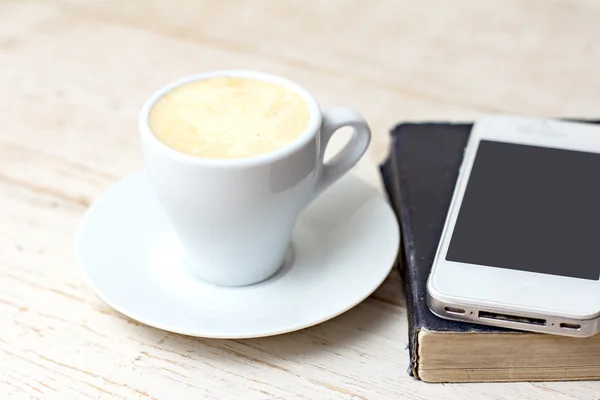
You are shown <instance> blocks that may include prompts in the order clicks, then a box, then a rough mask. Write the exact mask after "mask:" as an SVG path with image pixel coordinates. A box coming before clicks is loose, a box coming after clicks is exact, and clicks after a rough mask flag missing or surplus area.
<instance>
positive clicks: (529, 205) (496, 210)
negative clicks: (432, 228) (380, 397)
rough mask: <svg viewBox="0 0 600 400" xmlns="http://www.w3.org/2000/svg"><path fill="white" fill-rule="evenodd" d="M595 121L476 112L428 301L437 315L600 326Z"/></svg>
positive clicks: (598, 137) (572, 328)
mask: <svg viewBox="0 0 600 400" xmlns="http://www.w3.org/2000/svg"><path fill="white" fill-rule="evenodd" d="M599 279H600V127H598V126H594V125H593V124H581V123H571V122H563V121H555V120H539V119H526V118H519V117H486V118H483V119H480V120H478V121H477V122H476V123H475V124H474V126H473V129H472V131H471V136H470V138H469V141H468V144H467V146H466V148H465V152H464V157H463V162H462V166H461V169H460V173H459V177H458V180H457V183H456V187H455V190H454V195H453V197H452V201H451V204H450V208H449V210H448V216H447V218H446V223H445V226H444V229H443V232H442V235H441V239H440V243H439V247H438V249H437V253H436V256H435V260H434V262H433V266H432V270H431V274H430V276H429V280H428V282H427V292H428V293H427V295H428V296H427V303H428V305H429V308H430V309H431V311H432V312H433V313H434V314H436V315H438V316H439V317H442V318H447V319H452V320H459V321H468V322H474V323H480V324H485V325H493V326H501V327H507V328H514V329H520V330H527V331H534V332H545V333H553V334H559V335H567V336H591V335H593V334H595V333H598V332H599V331H600V280H599Z"/></svg>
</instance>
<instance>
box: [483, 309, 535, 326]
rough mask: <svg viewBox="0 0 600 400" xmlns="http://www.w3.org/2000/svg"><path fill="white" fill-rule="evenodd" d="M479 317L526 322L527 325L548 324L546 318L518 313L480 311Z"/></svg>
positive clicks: (519, 322)
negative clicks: (523, 315) (522, 315)
mask: <svg viewBox="0 0 600 400" xmlns="http://www.w3.org/2000/svg"><path fill="white" fill-rule="evenodd" d="M479 318H481V319H495V320H498V321H508V322H515V323H518V324H526V325H537V326H546V320H545V319H539V318H530V317H521V316H518V315H507V314H497V313H493V312H488V311H479Z"/></svg>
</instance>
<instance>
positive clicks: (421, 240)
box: [381, 123, 600, 382]
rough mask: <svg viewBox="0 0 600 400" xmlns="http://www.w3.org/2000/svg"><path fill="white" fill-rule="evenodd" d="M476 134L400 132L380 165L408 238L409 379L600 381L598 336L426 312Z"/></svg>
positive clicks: (446, 127) (460, 129) (411, 128)
mask: <svg viewBox="0 0 600 400" xmlns="http://www.w3.org/2000/svg"><path fill="white" fill-rule="evenodd" d="M471 127H472V124H466V123H420V124H419V123H406V124H400V125H398V126H396V127H395V128H394V129H393V130H392V132H391V135H392V142H391V146H390V153H389V157H388V159H387V160H386V161H385V162H384V163H383V164H382V165H381V174H382V178H383V183H384V187H385V189H386V192H387V194H388V197H389V200H390V202H391V204H392V207H393V208H394V211H395V213H396V215H397V217H398V219H399V221H400V227H401V230H402V246H401V251H402V254H401V257H400V262H399V268H400V273H401V276H402V280H403V285H404V295H405V298H406V307H407V313H408V322H409V343H408V347H409V353H410V365H409V374H410V375H412V376H414V377H415V378H417V379H421V380H423V381H426V382H494V381H549V380H592V379H600V335H596V336H593V337H590V338H571V337H564V336H557V335H549V334H541V333H530V332H521V331H515V330H510V329H503V328H497V327H490V326H486V325H476V324H469V323H464V322H456V321H450V320H445V319H442V318H439V317H437V316H435V315H433V314H432V313H431V311H430V310H429V308H428V307H427V303H426V293H427V288H426V286H427V278H428V276H429V272H430V269H431V265H432V263H433V259H434V256H435V252H436V250H437V246H438V241H439V239H440V236H441V233H442V229H443V226H444V222H445V219H446V213H447V211H448V208H449V206H450V201H451V198H452V193H453V191H454V186H455V183H456V179H457V177H458V171H459V167H460V164H461V162H462V156H463V150H464V148H465V146H466V143H467V139H468V137H469V133H470V131H471Z"/></svg>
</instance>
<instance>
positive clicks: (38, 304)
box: [0, 0, 600, 400]
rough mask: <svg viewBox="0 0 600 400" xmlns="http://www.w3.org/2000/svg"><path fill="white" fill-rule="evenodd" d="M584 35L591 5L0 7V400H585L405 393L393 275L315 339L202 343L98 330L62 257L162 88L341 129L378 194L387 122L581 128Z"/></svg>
mask: <svg viewBox="0 0 600 400" xmlns="http://www.w3.org/2000/svg"><path fill="white" fill-rule="evenodd" d="M598 20H600V3H598V2H596V1H594V0H589V1H584V0H581V1H575V0H554V1H545V0H525V1H520V0H507V1H502V2H500V1H491V2H479V1H476V0H459V1H456V2H446V1H443V0H425V1H420V2H413V1H409V0H373V1H362V0H346V1H345V0H332V1H326V2H325V1H317V0H304V1H291V0H288V1H278V2H275V1H268V0H253V1H241V0H240V1H234V0H228V1H193V0H179V1H178V2H169V1H166V0H151V1H142V0H132V1H128V2H116V1H108V0H107V1H87V0H80V1H53V2H44V1H34V0H31V1H27V0H21V1H18V0H0V88H1V90H0V394H2V395H3V396H2V398H5V397H6V398H12V397H16V398H18V397H19V396H20V397H23V398H27V399H46V398H61V399H71V398H72V399H85V398H91V399H99V398H102V399H113V398H114V399H141V398H143V399H160V400H162V399H187V398H206V399H262V400H267V399H303V398H306V399H321V398H322V399H399V398H411V399H430V398H448V399H450V398H477V399H503V398H517V397H518V398H521V399H562V398H565V399H598V398H599V397H600V384H599V383H597V382H580V383H575V382H570V383H560V382H554V383H513V384H502V385H496V384H494V385H491V384H468V385H459V384H457V385H430V384H425V383H422V382H419V381H415V380H413V379H412V378H410V377H409V376H408V375H407V374H406V368H407V364H408V354H407V350H406V345H407V326H406V310H405V308H404V305H403V304H404V303H403V301H402V294H401V291H400V286H399V281H398V277H397V276H396V273H395V272H394V273H393V274H392V275H391V276H390V278H389V279H388V281H387V282H386V283H385V284H384V285H383V286H382V287H381V288H380V289H379V290H378V291H377V293H375V294H374V295H373V296H372V297H371V298H370V299H368V300H366V301H365V302H363V303H362V304H360V305H358V306H357V307H356V308H354V309H353V310H351V311H349V312H347V313H345V314H343V315H342V316H340V317H338V318H335V319H333V320H331V321H329V322H326V323H323V324H321V325H319V326H316V327H313V328H310V329H306V330H303V331H301V332H296V333H291V334H287V335H282V336H277V337H271V338H263V339H255V340H228V341H219V340H208V339H197V338H190V337H185V336H180V335H175V334H169V333H166V332H163V331H159V330H157V329H154V328H150V327H147V326H144V325H141V324H139V323H137V322H135V321H132V320H130V319H128V318H127V317H124V316H122V315H120V314H118V313H117V312H115V311H113V310H112V309H110V308H108V306H107V305H105V304H104V303H103V302H102V301H100V300H99V299H98V298H97V297H96V296H95V295H94V294H93V293H91V291H90V290H89V289H87V287H85V286H84V284H83V281H82V277H81V275H80V272H79V271H78V269H77V266H76V265H75V263H74V260H73V256H72V247H73V238H74V234H75V232H76V230H77V227H78V224H79V222H80V220H81V216H82V214H83V212H84V211H85V209H86V207H87V206H88V205H89V204H91V202H93V201H94V199H95V198H97V197H98V196H99V195H100V194H101V193H102V192H103V191H105V190H106V189H107V188H109V187H110V186H111V185H112V184H113V183H114V182H116V181H117V180H118V179H119V178H120V177H122V176H124V175H126V174H128V173H131V172H133V171H136V170H138V169H140V168H142V162H141V156H140V151H139V143H138V137H137V128H136V117H137V112H138V110H139V108H140V106H141V104H142V102H143V101H144V100H145V98H146V97H147V96H149V95H150V94H151V93H152V92H153V91H154V90H156V89H157V88H159V87H160V86H162V85H163V84H165V83H167V82H169V81H171V80H173V79H175V78H178V77H180V76H182V75H186V74H190V73H195V72H198V71H204V70H210V69H216V68H227V67H236V68H237V67H239V68H253V69H260V70H267V71H272V72H275V73H279V74H282V75H285V76H288V77H290V78H292V79H294V80H297V81H298V82H300V83H302V84H304V85H305V86H306V87H307V88H308V89H309V90H311V91H312V92H313V93H314V94H315V96H316V97H317V98H318V99H319V101H320V102H321V105H322V106H323V107H324V108H327V107H331V106H336V105H346V106H351V107H355V108H357V109H359V110H360V111H361V113H363V114H364V116H365V117H366V118H367V119H368V120H369V122H370V123H371V125H372V129H373V132H374V140H373V144H372V146H371V148H370V150H369V152H368V155H367V157H365V158H364V160H363V161H361V163H360V164H359V166H358V167H357V169H356V173H357V174H358V175H359V176H361V177H362V178H363V179H365V180H367V181H368V182H370V183H372V184H373V185H374V186H376V187H379V175H378V171H377V168H376V167H377V165H378V163H379V162H380V161H381V160H382V159H383V158H384V157H385V156H386V152H387V146H388V135H387V132H388V131H389V129H390V128H391V127H392V126H393V125H394V124H395V123H397V122H399V121H408V120H466V119H472V118H475V117H477V116H479V115H482V114H485V113H490V112H493V113H516V114H525V115H533V116H572V117H594V116H595V117H597V116H598V112H599V111H598V110H599V108H598V104H600V74H598V71H600V42H598V40H597V38H598V37H600V25H599V24H598ZM340 136H343V135H340ZM341 143H343V138H341V137H339V138H336V140H335V141H334V143H333V144H332V147H333V149H334V150H335V149H336V148H339V146H340V145H341Z"/></svg>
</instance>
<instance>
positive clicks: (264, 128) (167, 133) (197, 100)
mask: <svg viewBox="0 0 600 400" xmlns="http://www.w3.org/2000/svg"><path fill="white" fill-rule="evenodd" d="M309 121H310V110H309V107H308V104H307V102H306V100H304V99H303V98H302V96H301V95H300V94H299V93H297V92H295V91H294V90H292V89H290V88H288V87H286V86H283V85H280V84H277V83H273V82H267V81H262V80H258V79H253V78H233V77H217V78H210V79H206V80H200V81H196V82H192V83H189V84H186V85H183V86H179V87H177V88H175V89H174V90H173V91H171V92H169V93H167V94H166V95H165V96H163V97H162V98H160V99H159V100H158V101H157V102H156V104H155V105H154V106H153V107H152V109H151V110H150V115H149V124H150V129H151V131H152V132H153V133H154V135H155V136H156V137H157V138H158V139H159V140H160V141H161V142H163V143H164V144H166V145H167V146H169V147H172V148H173V149H175V150H178V151H180V152H182V153H186V154H191V155H194V156H198V157H206V158H244V157H252V156H257V155H261V154H265V153H269V152H272V151H274V150H277V149H279V148H281V147H284V146H286V145H287V144H289V143H290V142H292V141H293V140H294V139H296V138H297V137H298V136H300V135H302V133H303V132H304V131H305V130H306V129H307V127H308V124H309Z"/></svg>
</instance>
